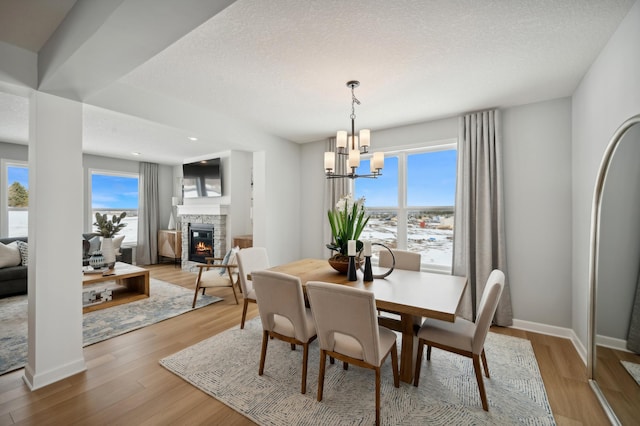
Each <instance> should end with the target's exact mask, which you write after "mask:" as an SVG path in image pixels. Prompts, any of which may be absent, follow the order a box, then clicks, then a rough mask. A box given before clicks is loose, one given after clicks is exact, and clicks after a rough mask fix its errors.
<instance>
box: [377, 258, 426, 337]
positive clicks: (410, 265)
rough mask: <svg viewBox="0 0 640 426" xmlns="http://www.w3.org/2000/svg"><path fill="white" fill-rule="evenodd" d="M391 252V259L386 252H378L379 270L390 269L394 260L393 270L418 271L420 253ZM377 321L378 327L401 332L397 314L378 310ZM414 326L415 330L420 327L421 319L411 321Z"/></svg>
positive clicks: (420, 259) (416, 318)
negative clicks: (381, 326)
mask: <svg viewBox="0 0 640 426" xmlns="http://www.w3.org/2000/svg"><path fill="white" fill-rule="evenodd" d="M390 250H391V252H393V258H392V257H391V253H390V252H389V251H387V250H380V258H379V259H378V266H380V267H381V268H391V266H392V265H393V262H394V260H393V259H394V258H395V267H394V269H404V270H407V271H420V262H421V261H422V256H421V255H420V253H416V252H412V251H407V250H398V249H390ZM378 314H379V315H378V321H379V323H380V325H383V326H385V327H388V328H390V329H392V330H396V331H402V326H401V324H400V315H399V314H398V313H397V312H394V311H389V310H384V309H378ZM413 323H414V325H415V329H417V328H418V327H420V325H421V324H422V318H420V317H415V318H414V321H413Z"/></svg>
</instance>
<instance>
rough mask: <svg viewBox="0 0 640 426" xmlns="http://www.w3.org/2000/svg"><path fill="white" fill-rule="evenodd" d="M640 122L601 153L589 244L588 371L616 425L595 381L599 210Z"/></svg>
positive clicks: (626, 124) (614, 421)
mask: <svg viewBox="0 0 640 426" xmlns="http://www.w3.org/2000/svg"><path fill="white" fill-rule="evenodd" d="M638 123H640V114H637V115H634V116H633V117H631V118H629V119H628V120H626V121H625V122H624V123H622V125H621V126H620V127H618V129H617V130H616V131H615V133H614V134H613V137H612V138H611V140H610V141H609V144H608V145H607V149H606V150H605V152H604V155H603V157H602V162H601V163H600V169H599V170H598V177H597V178H596V184H595V189H594V192H593V204H592V208H591V238H590V242H591V243H590V248H589V323H588V339H589V340H588V353H587V372H588V375H589V384H590V385H591V389H593V392H594V393H595V394H596V396H597V398H598V401H599V402H600V404H601V405H602V408H603V409H604V411H605V413H606V415H607V417H608V418H609V421H610V422H611V424H613V425H620V424H621V423H620V421H619V420H618V418H617V417H616V414H615V412H614V411H613V409H612V408H611V405H609V402H608V401H607V399H606V398H605V396H604V394H603V393H602V390H601V389H600V387H599V386H598V382H597V381H596V378H595V374H596V316H597V313H596V293H597V286H598V283H597V280H598V261H599V257H600V248H599V243H600V214H601V209H602V191H603V189H604V182H605V180H606V177H607V173H608V171H609V166H610V165H611V159H612V158H613V154H614V153H615V151H616V149H617V148H618V145H619V143H620V141H621V140H622V138H623V137H624V135H625V134H626V133H627V130H629V129H630V128H631V127H632V126H633V125H635V124H638Z"/></svg>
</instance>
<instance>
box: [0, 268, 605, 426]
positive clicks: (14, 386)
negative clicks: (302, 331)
mask: <svg viewBox="0 0 640 426" xmlns="http://www.w3.org/2000/svg"><path fill="white" fill-rule="evenodd" d="M149 269H150V270H151V276H152V277H154V278H157V279H161V280H164V281H169V282H172V283H175V284H179V285H182V286H184V287H188V288H194V285H195V274H193V273H189V272H183V271H181V270H180V269H178V268H175V267H174V266H173V265H166V264H165V265H153V266H150V267H149ZM209 293H210V294H215V295H218V296H220V297H224V301H222V302H219V303H216V304H214V305H210V306H207V307H205V308H202V309H198V310H196V311H193V312H189V313H187V314H184V315H180V316H178V317H176V318H172V319H170V320H166V321H163V322H160V323H158V324H154V325H152V326H149V327H145V328H143V329H141V330H137V331H134V332H131V333H128V334H125V335H122V336H119V337H116V338H113V339H110V340H106V341H104V342H100V343H96V344H94V345H91V346H88V347H86V348H85V349H84V354H85V360H86V363H87V367H88V369H87V371H85V372H83V373H80V374H77V375H75V376H72V377H70V378H67V379H65V380H62V381H60V382H57V383H55V384H52V385H50V386H47V387H45V388H42V389H39V390H37V391H34V392H30V391H29V390H28V388H27V387H26V385H25V384H24V383H23V381H22V376H23V374H24V373H23V370H18V371H15V372H12V373H8V374H5V375H3V376H0V425H10V424H22V425H63V424H64V425H76V424H78V425H98V424H123V425H177V424H179V425H197V424H208V425H212V424H224V425H247V424H253V423H252V422H251V421H249V420H248V419H246V418H245V417H244V416H242V415H241V414H238V413H237V412H235V411H233V410H232V409H230V408H228V407H227V406H225V405H223V404H222V403H220V402H218V401H217V400H216V399H214V398H211V397H209V396H208V395H206V394H204V393H203V392H201V391H199V390H198V389H196V388H195V387H193V386H191V385H189V384H187V383H186V382H184V381H183V380H182V379H180V378H178V377H177V376H175V375H174V374H172V373H170V372H169V371H167V370H165V369H164V368H163V367H161V366H160V364H159V362H158V361H159V360H160V359H161V358H164V357H166V356H168V355H171V354H173V353H175V352H177V351H179V350H181V349H183V348H186V347H188V346H190V345H193V344H195V343H197V342H199V341H201V340H203V339H206V338H208V337H210V336H213V335H215V334H217V333H219V332H221V331H224V330H226V329H228V328H231V327H233V326H234V325H237V324H239V323H240V316H241V314H242V303H241V304H240V305H236V304H235V301H234V299H233V294H232V292H231V289H228V288H222V289H212V290H209ZM257 314H258V310H257V305H255V304H249V314H248V318H253V317H255V316H257ZM493 331H495V332H498V333H502V334H508V335H512V336H517V337H522V338H525V339H529V340H530V341H531V343H532V345H533V348H534V351H535V354H536V357H537V359H538V364H539V366H540V371H541V374H542V378H543V380H544V383H545V386H546V389H547V395H548V397H549V400H550V403H551V408H552V411H553V413H554V415H555V418H556V421H557V423H558V424H559V425H605V424H608V422H607V419H606V417H605V414H604V412H603V411H602V409H601V408H600V406H599V404H598V401H597V399H596V398H595V396H594V395H593V393H592V391H591V389H590V387H589V385H588V383H587V374H586V368H585V366H584V364H583V363H582V361H581V360H580V358H579V356H578V354H577V352H576V351H575V349H574V348H573V345H572V344H571V342H570V341H569V340H566V339H561V338H556V337H550V336H545V335H541V334H537V333H530V332H525V331H521V330H515V329H508V328H494V329H493ZM220 350H224V348H220ZM488 356H489V365H491V359H490V354H488ZM470 380H473V379H472V378H470Z"/></svg>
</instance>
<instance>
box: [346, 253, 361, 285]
mask: <svg viewBox="0 0 640 426" xmlns="http://www.w3.org/2000/svg"><path fill="white" fill-rule="evenodd" d="M356 269H357V268H356V257H355V256H349V268H348V269H347V279H348V280H349V281H358V275H357V274H356Z"/></svg>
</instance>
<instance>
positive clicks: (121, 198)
mask: <svg viewBox="0 0 640 426" xmlns="http://www.w3.org/2000/svg"><path fill="white" fill-rule="evenodd" d="M123 211H124V212H127V216H126V217H125V218H124V220H123V222H125V223H126V224H127V226H126V227H124V228H123V229H122V230H121V231H120V232H119V233H118V235H124V236H125V237H124V240H123V242H122V244H123V245H125V246H127V245H135V244H136V243H137V241H138V175H137V174H127V173H117V172H106V171H91V223H92V224H93V223H94V222H95V215H96V213H98V212H99V213H100V214H107V215H108V217H109V218H111V217H112V216H113V215H120V213H122V212H123ZM91 230H92V231H95V227H94V226H92V227H91Z"/></svg>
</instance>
